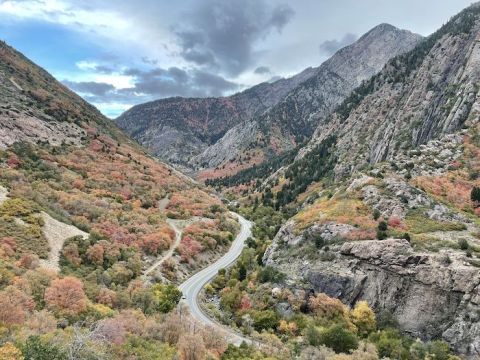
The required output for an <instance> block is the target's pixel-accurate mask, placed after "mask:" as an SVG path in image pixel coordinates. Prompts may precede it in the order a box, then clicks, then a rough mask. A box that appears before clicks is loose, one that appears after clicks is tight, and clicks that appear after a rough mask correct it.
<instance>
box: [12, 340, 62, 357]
mask: <svg viewBox="0 0 480 360" xmlns="http://www.w3.org/2000/svg"><path fill="white" fill-rule="evenodd" d="M21 350H22V354H23V356H24V358H25V360H66V359H67V354H66V353H65V352H63V351H62V350H60V348H58V347H57V346H55V345H53V344H50V343H47V342H44V341H42V340H41V339H40V337H39V336H30V337H29V338H28V339H27V341H26V342H25V344H24V345H23V346H22V348H21Z"/></svg>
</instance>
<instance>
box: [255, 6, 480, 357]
mask: <svg viewBox="0 0 480 360" xmlns="http://www.w3.org/2000/svg"><path fill="white" fill-rule="evenodd" d="M479 35H480V7H479V6H478V5H473V6H471V7H470V8H468V9H466V10H465V11H463V12H462V13H460V14H459V15H457V16H455V17H454V18H452V20H451V21H450V22H449V23H448V24H447V25H445V26H444V27H443V28H442V29H440V30H439V31H438V32H437V33H435V34H433V35H432V36H431V37H430V38H429V39H427V40H426V41H425V42H423V43H421V44H420V45H419V46H418V47H417V48H415V49H414V50H412V51H411V52H410V53H407V54H405V55H402V56H399V57H398V58H396V59H394V60H392V61H390V62H389V63H388V64H387V65H386V67H385V69H384V70H382V72H381V73H379V74H378V75H376V76H374V77H373V78H372V80H369V81H367V82H365V83H364V84H363V85H362V86H360V87H359V88H358V89H356V90H355V91H354V92H353V93H352V95H351V96H350V97H349V98H347V100H346V101H345V102H344V103H343V104H342V105H341V106H339V108H338V109H337V110H336V112H335V113H334V114H333V115H332V116H329V117H327V118H325V119H322V118H321V117H319V118H318V120H319V121H320V125H319V127H318V128H317V129H316V133H315V137H314V139H313V140H312V141H311V143H310V144H309V145H308V146H307V147H306V148H305V149H303V150H302V151H301V152H300V154H299V155H298V157H297V159H296V161H295V162H294V165H292V166H291V168H293V169H296V170H297V171H298V172H300V174H299V175H298V176H293V175H286V174H288V173H289V170H288V169H287V170H286V171H282V172H280V175H279V176H280V177H281V179H280V183H283V184H285V183H286V185H284V189H287V190H288V191H291V189H293V190H295V189H296V187H295V184H293V183H292V182H298V181H300V180H301V179H300V178H305V177H306V174H308V175H309V176H310V173H307V172H306V171H307V170H308V169H310V168H312V167H315V168H316V169H317V171H316V173H315V174H314V176H312V177H311V180H312V181H313V182H315V181H318V183H316V184H314V185H312V184H311V183H305V184H302V186H303V187H302V188H301V191H300V194H299V192H290V195H294V196H295V197H294V201H295V200H296V203H295V204H296V205H297V206H300V208H299V212H298V214H296V215H295V216H294V217H292V218H291V219H290V220H289V221H288V222H287V223H286V224H285V225H284V226H283V227H282V228H281V229H280V231H279V232H278V234H277V235H276V237H275V239H274V241H273V243H272V245H271V246H270V247H269V249H268V250H267V251H266V253H265V255H264V258H263V260H264V262H265V263H266V264H268V265H271V266H273V267H276V268H278V269H279V270H281V271H284V272H285V273H286V274H287V277H288V279H289V281H290V283H291V284H293V285H295V286H298V287H301V288H307V289H313V290H314V291H316V292H325V293H327V294H328V295H330V296H335V297H337V298H339V299H341V300H342V301H344V302H345V303H347V304H350V305H354V304H355V303H357V302H358V301H359V300H367V301H368V302H369V303H370V304H371V305H372V306H373V307H374V309H375V311H376V312H377V315H378V316H380V317H381V316H382V315H385V314H388V315H389V316H393V318H395V319H396V321H397V322H398V324H399V327H400V328H401V329H402V330H403V331H404V332H406V333H408V334H411V335H413V336H415V337H421V338H425V339H438V338H441V339H443V340H445V341H447V342H448V343H449V344H450V345H451V346H452V348H454V349H455V350H456V351H457V352H459V353H462V354H466V355H468V356H472V357H478V356H480V346H479V345H480V328H479V326H478V324H479V318H478V313H479V311H480V301H479V295H480V269H479V266H480V261H479V260H480V252H479V251H480V236H479V234H480V218H479V216H480V209H479V207H478V203H476V202H474V201H472V199H471V196H470V194H471V193H472V191H473V189H474V188H475V187H479V186H480V178H479V175H478V174H479V173H480V172H479V171H480V161H479V159H480V141H479V140H480V124H479V114H478V111H479V109H480V105H479V104H478V100H477V98H478V96H477V93H478V84H479V75H480V74H479V67H478V61H479V51H480V50H479V48H478V46H479V43H478V39H479ZM325 142H328V144H329V145H328V148H329V151H328V152H325V151H324V152H319V150H318V149H319V148H320V149H322V146H321V145H322V144H325ZM319 146H320V147H319ZM327 156H328V159H329V160H328V161H324V162H321V161H319V159H321V158H322V157H324V158H326V157H327ZM299 164H300V165H299ZM317 164H320V165H317ZM299 169H300V170H299ZM290 172H291V171H290ZM284 176H285V177H286V178H282V177H284ZM289 176H290V177H289ZM306 189H307V190H306ZM280 194H283V192H282V191H280V192H278V193H277V194H276V195H275V194H274V199H275V197H276V201H277V202H278V201H279V195H280ZM305 199H306V200H307V201H305ZM290 201H292V200H290ZM302 202H303V205H301V204H302Z"/></svg>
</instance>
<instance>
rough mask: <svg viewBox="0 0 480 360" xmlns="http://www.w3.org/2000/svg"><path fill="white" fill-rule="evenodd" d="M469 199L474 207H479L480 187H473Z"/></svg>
mask: <svg viewBox="0 0 480 360" xmlns="http://www.w3.org/2000/svg"><path fill="white" fill-rule="evenodd" d="M470 199H472V202H473V204H474V206H475V207H477V206H479V205H480V187H477V186H474V187H473V189H472V192H471V193H470Z"/></svg>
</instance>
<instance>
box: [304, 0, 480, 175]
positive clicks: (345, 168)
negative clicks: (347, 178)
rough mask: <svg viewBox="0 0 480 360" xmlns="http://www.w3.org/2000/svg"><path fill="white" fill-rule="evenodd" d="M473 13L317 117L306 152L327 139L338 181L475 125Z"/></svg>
mask: <svg viewBox="0 0 480 360" xmlns="http://www.w3.org/2000/svg"><path fill="white" fill-rule="evenodd" d="M479 12H480V8H479V6H478V5H474V6H472V7H470V8H469V9H467V10H465V11H464V12H462V13H461V14H459V15H457V16H456V17H454V18H453V19H452V20H451V21H450V22H449V23H448V24H447V25H445V26H444V27H442V28H441V29H440V30H439V31H437V32H436V33H435V34H433V35H432V36H430V37H429V39H428V40H427V41H425V42H424V43H422V44H420V45H419V46H418V47H416V48H415V49H414V50H412V51H411V52H409V53H407V54H405V55H404V56H400V57H398V58H396V59H394V60H393V61H391V62H389V63H388V65H387V66H386V68H385V69H384V70H383V71H382V72H381V73H380V74H378V75H377V76H375V77H374V78H372V79H371V80H370V81H367V82H365V83H364V84H363V85H362V86H360V87H359V88H358V89H356V90H355V92H354V93H353V94H352V95H351V96H350V97H349V98H347V99H346V100H345V102H344V103H343V104H342V105H341V106H340V107H339V108H338V110H337V111H336V113H335V114H333V115H332V116H330V117H329V118H328V119H325V120H323V121H322V120H321V119H319V122H320V124H319V126H318V127H317V129H316V131H315V135H314V137H313V140H312V142H311V144H310V145H309V146H308V147H307V151H308V149H310V148H312V147H313V146H315V144H318V143H319V142H321V141H322V140H323V139H325V138H327V137H329V136H331V135H333V134H334V135H335V136H336V137H337V139H338V141H337V153H338V154H339V160H340V161H339V162H338V165H337V166H336V169H335V172H336V174H337V177H338V176H343V175H348V174H349V173H351V171H353V170H355V169H360V168H362V167H364V166H366V165H368V164H375V163H378V162H380V161H384V160H388V159H392V158H393V157H394V156H395V154H396V153H397V152H398V151H400V150H403V149H409V148H414V147H417V146H418V145H420V144H423V143H425V142H427V141H428V140H430V139H432V138H435V137H438V136H441V135H443V134H446V133H451V132H453V131H455V130H457V129H459V128H461V127H463V126H466V127H468V126H470V125H472V123H475V122H476V121H477V118H478V110H479V106H480V105H479V104H478V99H477V98H478V91H479V88H478V83H479V76H480V70H479V69H480V67H479V62H480V43H479V39H480V22H479V16H478V13H479ZM301 154H304V152H301Z"/></svg>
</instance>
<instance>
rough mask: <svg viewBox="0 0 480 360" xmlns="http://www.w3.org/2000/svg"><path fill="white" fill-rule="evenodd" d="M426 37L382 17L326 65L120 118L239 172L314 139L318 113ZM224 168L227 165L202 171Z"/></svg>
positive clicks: (150, 140) (212, 164)
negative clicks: (232, 92)
mask: <svg viewBox="0 0 480 360" xmlns="http://www.w3.org/2000/svg"><path fill="white" fill-rule="evenodd" d="M419 41H421V37H420V36H419V35H416V34H412V33H410V32H408V31H403V30H399V29H397V28H395V27H393V26H391V25H386V24H382V25H379V26H377V27H375V28H374V29H372V30H371V31H370V32H368V33H367V34H366V35H364V36H363V37H362V38H360V39H359V40H358V41H357V42H356V43H355V44H353V45H350V46H348V47H346V48H344V49H342V50H340V51H339V52H337V54H335V55H334V56H333V57H332V58H331V59H329V60H328V61H327V62H325V63H324V64H322V65H321V66H320V67H318V68H315V69H307V70H305V71H304V72H302V73H301V74H299V75H296V76H294V77H292V78H290V79H282V80H279V81H277V82H274V83H272V84H260V85H258V86H255V87H253V88H251V89H249V90H246V91H244V92H242V93H240V94H236V95H233V96H231V97H229V98H218V99H181V98H174V99H165V100H159V101H156V102H153V103H148V104H144V105H139V106H137V107H134V108H133V109H131V110H129V111H127V112H126V113H125V114H123V115H122V116H121V117H120V118H118V119H117V123H118V124H119V126H120V127H122V128H123V129H126V131H127V132H128V133H129V134H131V135H132V136H133V137H134V138H135V139H137V140H138V141H139V142H140V143H142V144H144V145H146V146H147V147H148V148H149V149H150V150H152V151H153V153H154V154H156V155H158V156H160V157H161V158H164V159H166V160H168V161H171V162H174V163H177V164H181V165H186V166H188V167H190V168H194V169H197V170H198V169H202V168H204V169H212V168H217V170H220V169H219V168H220V167H225V166H226V165H229V164H230V163H234V164H235V165H236V166H233V167H232V166H229V167H230V169H227V170H229V171H227V173H232V172H236V171H238V170H240V169H242V168H245V167H249V166H252V164H255V163H259V162H262V161H263V160H264V159H265V158H268V157H269V156H271V155H272V154H275V153H279V152H283V151H285V150H286V149H290V148H292V147H294V146H295V144H297V143H300V142H302V141H304V140H305V139H308V138H309V136H310V135H311V134H312V131H313V129H314V127H315V125H316V124H315V122H314V121H312V119H313V117H312V115H314V114H317V115H318V116H325V115H327V114H328V113H329V112H331V111H332V110H333V109H334V107H335V106H337V105H338V104H339V103H340V102H341V101H342V100H343V99H344V98H345V97H346V96H347V95H348V94H349V93H350V92H351V91H352V90H353V89H354V88H355V87H357V86H358V85H359V84H360V83H361V82H362V81H363V80H365V79H368V78H370V77H371V76H372V75H374V74H376V73H377V72H378V71H380V70H381V69H382V67H383V66H384V65H385V63H386V62H387V61H388V60H389V59H391V58H392V57H394V56H396V55H399V54H402V53H404V52H406V51H408V50H410V49H412V48H413V47H414V46H415V45H416V44H417V43H418V42H419ZM315 121H316V120H315ZM243 163H245V166H241V165H242V164H243ZM219 174H223V172H221V171H220V172H218V173H215V172H213V174H211V173H209V172H208V173H207V175H206V176H203V177H209V176H214V177H217V176H219Z"/></svg>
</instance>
